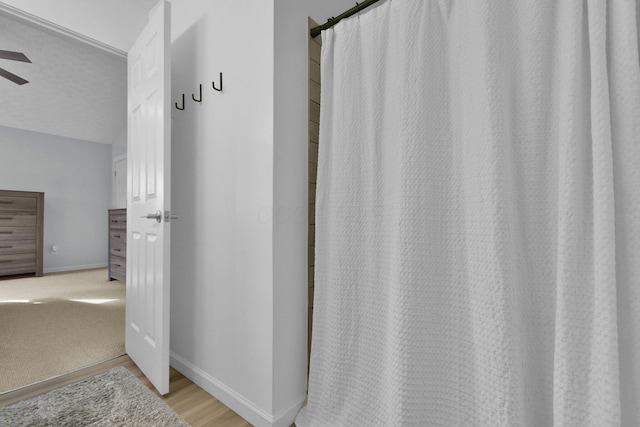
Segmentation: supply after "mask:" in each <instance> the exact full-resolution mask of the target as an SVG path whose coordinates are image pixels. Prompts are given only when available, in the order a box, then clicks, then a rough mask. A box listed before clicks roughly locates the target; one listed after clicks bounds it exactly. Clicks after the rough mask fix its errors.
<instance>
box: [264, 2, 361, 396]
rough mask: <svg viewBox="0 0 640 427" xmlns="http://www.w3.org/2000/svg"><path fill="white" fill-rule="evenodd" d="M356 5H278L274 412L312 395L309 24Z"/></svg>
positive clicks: (324, 3)
mask: <svg viewBox="0 0 640 427" xmlns="http://www.w3.org/2000/svg"><path fill="white" fill-rule="evenodd" d="M353 6H355V2H354V1H352V0H323V1H317V0H304V1H302V0H275V13H274V16H275V22H274V24H275V30H274V34H275V52H274V54H275V64H274V65H275V72H274V77H275V78H274V106H275V111H274V155H273V158H274V165H273V170H274V176H273V182H274V184H273V185H274V193H273V206H274V221H273V230H274V231H273V248H274V253H273V274H274V280H273V286H274V289H273V295H274V297H273V301H274V307H273V311H274V342H273V347H274V389H277V390H279V393H277V394H274V406H275V407H284V406H286V405H288V404H289V403H288V402H291V401H292V400H293V399H295V397H296V395H298V394H299V393H300V390H306V380H307V377H306V374H307V344H306V343H307V313H308V311H307V310H308V308H307V307H308V302H307V289H308V288H307V274H308V269H307V252H308V250H307V248H308V242H307V227H308V225H307V224H308V220H307V205H308V198H307V197H308V196H307V191H308V123H309V122H308V108H309V107H308V105H309V95H308V94H309V91H308V81H309V73H308V61H309V56H308V17H309V16H310V17H311V18H313V19H314V20H315V21H316V22H318V23H320V24H323V23H324V22H326V20H327V19H328V18H329V17H331V16H336V15H339V14H340V13H342V12H344V11H346V10H347V9H350V8H351V7H353Z"/></svg>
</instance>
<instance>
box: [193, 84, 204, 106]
mask: <svg viewBox="0 0 640 427" xmlns="http://www.w3.org/2000/svg"><path fill="white" fill-rule="evenodd" d="M191 98H193V100H194V101H196V102H202V84H201V85H200V99H196V96H195V95H194V94H191Z"/></svg>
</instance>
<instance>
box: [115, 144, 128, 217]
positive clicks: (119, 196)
mask: <svg viewBox="0 0 640 427" xmlns="http://www.w3.org/2000/svg"><path fill="white" fill-rule="evenodd" d="M112 188H113V200H112V202H113V203H112V205H111V207H112V208H114V209H123V208H126V207H127V155H126V154H125V155H122V156H118V157H116V158H115V159H114V161H113V185H112Z"/></svg>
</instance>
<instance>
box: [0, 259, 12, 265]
mask: <svg viewBox="0 0 640 427" xmlns="http://www.w3.org/2000/svg"><path fill="white" fill-rule="evenodd" d="M12 261H13V260H11V259H2V260H0V264H2V263H7V262H12Z"/></svg>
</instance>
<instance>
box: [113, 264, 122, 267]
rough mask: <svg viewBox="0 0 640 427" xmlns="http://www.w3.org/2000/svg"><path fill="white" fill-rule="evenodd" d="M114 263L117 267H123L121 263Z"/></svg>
mask: <svg viewBox="0 0 640 427" xmlns="http://www.w3.org/2000/svg"><path fill="white" fill-rule="evenodd" d="M113 265H115V266H116V267H122V266H121V265H120V264H113Z"/></svg>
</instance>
